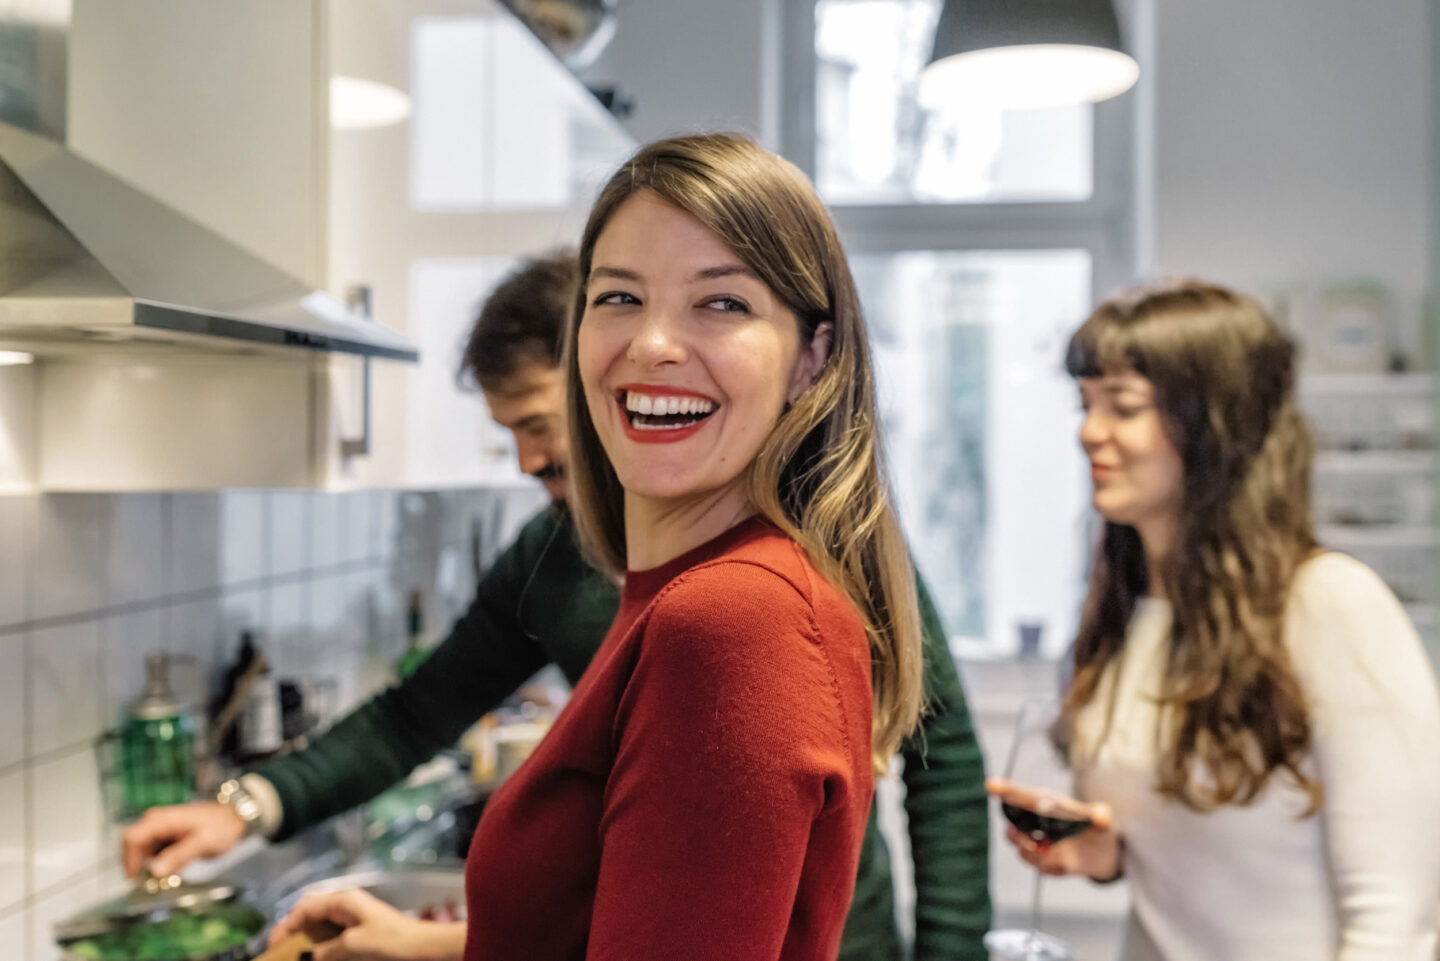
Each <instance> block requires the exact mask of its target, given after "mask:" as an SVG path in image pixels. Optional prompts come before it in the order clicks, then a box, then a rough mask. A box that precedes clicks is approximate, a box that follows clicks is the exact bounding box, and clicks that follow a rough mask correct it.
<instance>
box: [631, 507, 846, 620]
mask: <svg viewBox="0 0 1440 961" xmlns="http://www.w3.org/2000/svg"><path fill="white" fill-rule="evenodd" d="M647 620H648V621H649V624H650V626H651V627H655V626H662V627H663V626H667V625H675V626H679V627H682V628H683V629H685V630H687V631H688V630H693V629H697V628H698V629H700V630H701V631H703V632H704V633H705V634H707V635H709V636H712V637H713V636H715V635H716V634H732V635H741V636H744V637H758V636H765V635H771V634H774V633H776V632H781V631H783V632H787V633H792V634H795V633H798V634H800V635H803V636H804V637H806V638H808V639H809V640H811V641H817V642H818V641H819V640H820V637H821V636H822V635H825V636H829V635H833V634H836V633H849V631H850V629H852V628H853V630H854V631H855V632H857V633H858V635H859V636H861V637H863V636H864V626H863V623H862V622H861V621H860V618H859V615H858V614H857V613H856V612H855V609H854V606H853V605H852V604H851V603H850V602H849V601H848V600H847V599H846V598H845V597H844V596H843V595H842V594H841V593H840V592H839V591H838V590H836V589H835V588H834V587H833V586H832V585H831V584H830V583H829V582H828V581H826V580H825V578H824V577H822V576H821V574H820V572H819V571H818V570H817V569H816V568H815V565H814V564H813V563H812V562H811V561H810V559H809V557H808V556H807V555H806V553H805V551H804V550H803V549H802V548H801V547H800V545H799V544H797V543H796V542H795V541H794V540H792V539H791V538H790V537H788V536H787V535H786V534H784V533H783V532H781V531H779V530H777V529H775V528H773V527H770V526H769V525H763V526H760V527H759V529H758V530H757V531H756V532H755V533H754V534H753V535H752V536H749V537H746V538H745V539H744V540H742V541H741V542H739V543H737V544H735V545H733V546H732V547H731V548H730V549H729V550H727V551H726V552H725V553H724V554H722V555H720V556H718V557H714V558H710V559H708V560H706V561H704V562H703V563H700V564H697V565H696V566H694V567H692V568H690V569H689V570H687V571H685V572H684V573H682V574H680V575H678V576H676V577H675V579H674V580H672V581H671V582H670V583H669V584H668V585H666V587H665V588H664V589H663V590H661V592H660V593H659V594H658V595H657V596H656V598H655V600H654V602H653V603H652V604H651V608H650V611H649V614H648V618H647Z"/></svg>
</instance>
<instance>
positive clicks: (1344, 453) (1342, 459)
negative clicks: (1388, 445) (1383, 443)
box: [1315, 450, 1440, 474]
mask: <svg viewBox="0 0 1440 961" xmlns="http://www.w3.org/2000/svg"><path fill="white" fill-rule="evenodd" d="M1315 470H1316V472H1317V473H1327V474H1329V473H1340V472H1342V471H1343V472H1353V473H1380V474H1423V473H1440V451H1437V450H1321V451H1317V452H1316V454H1315Z"/></svg>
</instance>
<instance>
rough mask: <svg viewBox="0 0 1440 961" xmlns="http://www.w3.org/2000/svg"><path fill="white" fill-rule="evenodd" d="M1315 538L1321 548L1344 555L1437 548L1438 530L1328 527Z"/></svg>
mask: <svg viewBox="0 0 1440 961" xmlns="http://www.w3.org/2000/svg"><path fill="white" fill-rule="evenodd" d="M1316 535H1317V536H1318V537H1319V538H1320V542H1321V543H1322V544H1324V545H1325V546H1327V547H1331V548H1334V549H1335V550H1338V551H1345V552H1347V553H1348V552H1350V551H1373V550H1417V551H1422V550H1435V549H1436V548H1440V527H1429V526H1424V527H1422V526H1418V525H1414V524H1366V525H1361V524H1355V525H1343V524H1329V525H1325V526H1323V527H1320V528H1319V529H1318V530H1317V531H1316ZM1362 559H1363V558H1362Z"/></svg>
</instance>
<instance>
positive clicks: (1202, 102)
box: [1155, 0, 1433, 300]
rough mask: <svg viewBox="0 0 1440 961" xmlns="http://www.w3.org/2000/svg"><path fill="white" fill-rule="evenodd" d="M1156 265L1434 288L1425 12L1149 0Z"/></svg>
mask: <svg viewBox="0 0 1440 961" xmlns="http://www.w3.org/2000/svg"><path fill="white" fill-rule="evenodd" d="M1156 6H1157V10H1156V14H1157V16H1156V25H1157V35H1156V62H1155V83H1156V88H1155V105H1156V109H1155V122H1156V143H1155V148H1156V152H1155V158H1156V223H1155V251H1156V254H1155V259H1156V265H1155V266H1156V267H1157V268H1158V269H1160V270H1162V271H1184V272H1188V273H1197V274H1201V275H1205V276H1209V277H1213V278H1214V279H1216V280H1220V281H1222V282H1226V283H1230V284H1233V285H1236V286H1239V287H1242V288H1247V289H1256V290H1260V289H1265V288H1273V287H1275V286H1277V285H1284V284H1287V283H1290V282H1293V281H1297V280H1317V279H1326V278H1331V279H1335V278H1340V279H1343V278H1350V277H1355V276H1373V277H1376V278H1379V279H1381V280H1384V281H1386V282H1387V283H1389V284H1390V285H1391V286H1392V288H1393V289H1394V290H1395V292H1396V294H1397V295H1399V296H1400V297H1401V298H1402V299H1404V300H1412V299H1413V298H1415V297H1418V294H1419V293H1420V292H1421V291H1422V290H1424V289H1425V288H1426V287H1427V286H1428V271H1429V266H1430V256H1429V239H1430V216H1431V204H1430V201H1429V197H1430V186H1431V178H1432V176H1433V175H1432V163H1431V156H1430V125H1431V90H1432V83H1431V79H1430V58H1431V36H1432V34H1431V29H1430V22H1429V18H1428V8H1429V6H1430V4H1429V3H1428V2H1427V0H1385V2H1383V3H1357V2H1355V0H1204V2H1195V0H1156Z"/></svg>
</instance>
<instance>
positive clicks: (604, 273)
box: [586, 266, 640, 283]
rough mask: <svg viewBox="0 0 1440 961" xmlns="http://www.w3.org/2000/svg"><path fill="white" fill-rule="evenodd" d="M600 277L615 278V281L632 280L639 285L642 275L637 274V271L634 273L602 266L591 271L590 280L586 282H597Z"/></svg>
mask: <svg viewBox="0 0 1440 961" xmlns="http://www.w3.org/2000/svg"><path fill="white" fill-rule="evenodd" d="M600 277H610V278H613V279H615V280H632V281H635V282H637V283H638V282H639V280H640V275H639V274H637V273H636V272H635V271H633V270H627V269H626V268H624V267H603V266H602V267H596V268H594V269H593V270H591V271H590V277H589V280H587V281H586V282H587V283H589V281H593V280H596V279H597V278H600Z"/></svg>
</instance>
